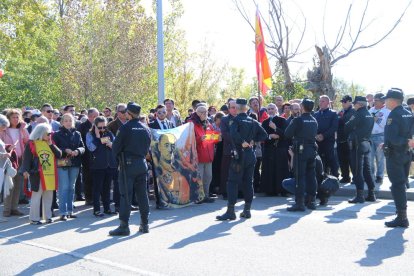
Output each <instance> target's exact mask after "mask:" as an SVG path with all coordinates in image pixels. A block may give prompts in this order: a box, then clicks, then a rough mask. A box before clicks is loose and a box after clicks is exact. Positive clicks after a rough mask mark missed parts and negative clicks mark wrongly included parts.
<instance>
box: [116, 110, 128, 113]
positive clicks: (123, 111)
mask: <svg viewBox="0 0 414 276" xmlns="http://www.w3.org/2000/svg"><path fill="white" fill-rule="evenodd" d="M118 112H120V113H122V114H125V113H126V112H127V111H126V110H119V111H118Z"/></svg>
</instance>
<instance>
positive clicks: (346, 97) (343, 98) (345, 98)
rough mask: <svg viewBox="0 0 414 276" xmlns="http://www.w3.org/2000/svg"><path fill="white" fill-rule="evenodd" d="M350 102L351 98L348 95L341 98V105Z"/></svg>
mask: <svg viewBox="0 0 414 276" xmlns="http://www.w3.org/2000/svg"><path fill="white" fill-rule="evenodd" d="M346 102H352V97H351V96H349V95H345V96H343V97H342V100H341V103H346Z"/></svg>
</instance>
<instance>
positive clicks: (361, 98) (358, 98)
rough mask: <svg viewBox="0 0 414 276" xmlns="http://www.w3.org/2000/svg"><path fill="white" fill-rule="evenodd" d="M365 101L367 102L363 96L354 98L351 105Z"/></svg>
mask: <svg viewBox="0 0 414 276" xmlns="http://www.w3.org/2000/svg"><path fill="white" fill-rule="evenodd" d="M366 101H367V98H366V97H364V96H355V100H354V102H353V103H356V102H366Z"/></svg>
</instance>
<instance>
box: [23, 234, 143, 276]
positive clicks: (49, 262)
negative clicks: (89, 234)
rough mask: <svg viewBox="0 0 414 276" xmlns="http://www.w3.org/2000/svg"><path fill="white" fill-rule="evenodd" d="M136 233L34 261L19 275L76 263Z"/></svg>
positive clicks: (42, 271) (132, 236)
mask: <svg viewBox="0 0 414 276" xmlns="http://www.w3.org/2000/svg"><path fill="white" fill-rule="evenodd" d="M135 236H136V235H131V236H128V237H122V238H119V237H113V238H108V239H107V240H104V241H101V242H98V243H95V244H91V245H88V246H85V247H82V248H78V249H75V250H73V251H71V252H69V253H60V254H59V255H57V256H54V257H50V258H47V259H44V260H41V261H39V262H36V263H33V264H32V265H30V266H29V267H28V268H26V269H25V270H23V271H21V272H20V273H18V275H34V274H35V273H40V272H41V273H44V272H45V271H47V270H53V269H55V268H58V267H62V266H66V265H68V264H71V263H75V262H77V261H79V260H81V258H83V257H84V256H86V255H88V254H91V253H95V252H96V251H99V250H102V249H104V248H107V247H109V246H111V245H114V244H119V243H121V242H125V241H128V240H130V239H133V238H135ZM65 256H69V257H72V258H65Z"/></svg>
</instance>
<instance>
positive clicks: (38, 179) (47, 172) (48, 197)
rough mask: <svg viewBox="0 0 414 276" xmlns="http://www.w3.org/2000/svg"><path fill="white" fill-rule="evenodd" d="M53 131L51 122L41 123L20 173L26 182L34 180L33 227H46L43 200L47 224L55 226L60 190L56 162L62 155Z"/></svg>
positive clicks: (36, 128)
mask: <svg viewBox="0 0 414 276" xmlns="http://www.w3.org/2000/svg"><path fill="white" fill-rule="evenodd" d="M51 134H52V128H51V126H50V125H49V124H48V123H42V124H38V125H37V126H36V127H35V128H34V130H33V131H32V133H31V134H30V137H29V139H30V140H29V143H27V145H26V148H25V149H24V154H23V163H22V166H21V167H20V169H19V171H21V172H22V173H23V176H24V179H30V184H31V188H32V199H31V201H30V214H29V220H30V224H34V225H39V224H42V222H41V218H40V201H42V209H43V210H42V214H43V219H44V220H45V221H46V223H52V210H51V207H52V201H53V191H55V190H56V189H57V177H58V172H57V168H56V159H57V158H60V157H61V156H62V152H61V151H60V150H59V148H58V147H57V146H55V145H54V144H53V143H52V139H51Z"/></svg>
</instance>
